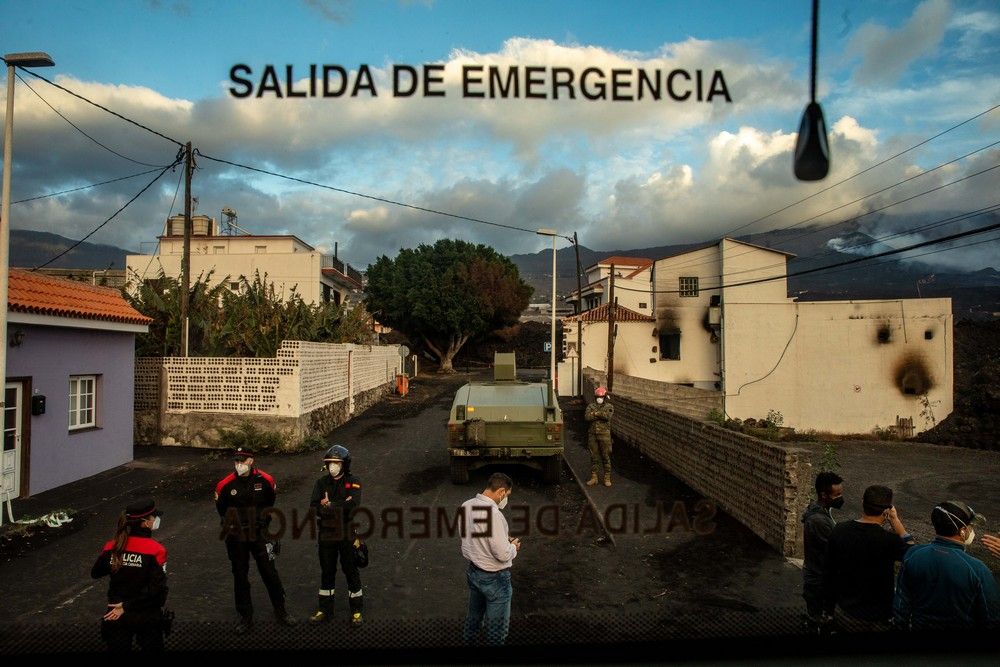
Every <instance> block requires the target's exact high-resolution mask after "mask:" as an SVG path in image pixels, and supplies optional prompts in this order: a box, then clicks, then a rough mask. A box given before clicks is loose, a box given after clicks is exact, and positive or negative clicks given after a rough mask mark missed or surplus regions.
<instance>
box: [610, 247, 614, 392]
mask: <svg viewBox="0 0 1000 667" xmlns="http://www.w3.org/2000/svg"><path fill="white" fill-rule="evenodd" d="M614 382H615V265H614V264H612V265H611V277H610V278H609V279H608V393H609V394H610V393H611V389H612V386H613V385H614Z"/></svg>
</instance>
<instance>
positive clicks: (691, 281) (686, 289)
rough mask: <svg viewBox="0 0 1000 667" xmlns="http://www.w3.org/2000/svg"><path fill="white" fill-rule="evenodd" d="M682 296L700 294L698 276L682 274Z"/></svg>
mask: <svg viewBox="0 0 1000 667" xmlns="http://www.w3.org/2000/svg"><path fill="white" fill-rule="evenodd" d="M680 294H681V296H698V278H697V276H695V277H686V276H681V278H680Z"/></svg>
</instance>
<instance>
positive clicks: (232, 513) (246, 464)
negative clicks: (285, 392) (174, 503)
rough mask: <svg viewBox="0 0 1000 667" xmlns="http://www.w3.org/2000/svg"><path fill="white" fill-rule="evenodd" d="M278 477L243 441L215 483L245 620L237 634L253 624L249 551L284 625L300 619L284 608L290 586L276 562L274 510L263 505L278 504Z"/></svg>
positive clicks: (238, 602) (239, 609)
mask: <svg viewBox="0 0 1000 667" xmlns="http://www.w3.org/2000/svg"><path fill="white" fill-rule="evenodd" d="M276 489H277V487H276V485H275V483H274V478H273V477H271V475H269V474H267V473H266V472H264V471H263V470H260V469H259V468H255V467H254V465H253V452H252V451H250V449H248V448H247V447H239V448H237V449H236V450H235V451H234V452H233V472H231V473H229V475H227V476H226V477H224V478H223V479H222V480H220V481H219V483H218V484H217V485H216V486H215V508H216V510H217V511H218V512H219V516H220V517H222V526H223V530H224V531H225V536H226V554H227V555H228V556H229V561H230V563H231V564H232V570H233V591H234V597H235V598H236V611H237V612H238V613H239V615H240V620H239V622H238V623H237V625H236V634H240V635H242V634H246V633H247V632H249V631H250V630H252V629H253V602H252V601H251V598H250V579H249V576H248V575H249V573H250V557H251V556H253V559H254V561H256V563H257V571H258V572H260V578H261V579H263V580H264V586H265V587H266V588H267V595H268V597H269V598H270V599H271V605H272V606H273V607H274V615H275V617H276V618H277V619H278V622H279V623H282V624H283V625H295V622H296V621H295V619H294V618H293V617H292V616H290V615H289V614H288V612H287V611H286V610H285V589H284V587H283V586H282V585H281V577H280V576H278V570H277V568H276V567H275V564H274V555H275V551H274V543H273V542H269V541H268V539H267V536H268V533H267V527H268V522H269V520H270V516H269V515H267V514H264V513H263V510H265V509H267V508H269V507H273V506H274V499H275V492H276Z"/></svg>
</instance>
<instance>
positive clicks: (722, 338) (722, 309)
mask: <svg viewBox="0 0 1000 667" xmlns="http://www.w3.org/2000/svg"><path fill="white" fill-rule="evenodd" d="M725 249H726V240H725V239H722V240H721V241H719V385H720V386H721V387H722V414H723V415H725V416H727V417H728V416H729V412H727V411H726V393H727V392H726V290H725V288H724V287H723V286H722V285H723V282H722V280H723V276H725V275H726V252H725Z"/></svg>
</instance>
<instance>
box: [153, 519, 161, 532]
mask: <svg viewBox="0 0 1000 667" xmlns="http://www.w3.org/2000/svg"><path fill="white" fill-rule="evenodd" d="M159 529H160V517H158V516H157V517H153V530H159Z"/></svg>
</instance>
